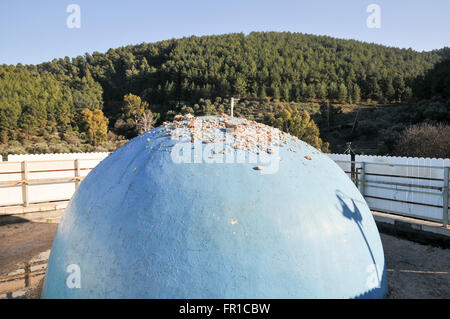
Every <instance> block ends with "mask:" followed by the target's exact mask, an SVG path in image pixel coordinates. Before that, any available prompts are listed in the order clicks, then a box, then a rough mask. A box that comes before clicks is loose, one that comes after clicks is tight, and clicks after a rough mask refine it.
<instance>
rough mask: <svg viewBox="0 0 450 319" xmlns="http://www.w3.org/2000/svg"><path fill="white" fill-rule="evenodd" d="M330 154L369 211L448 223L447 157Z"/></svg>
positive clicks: (448, 163)
mask: <svg viewBox="0 0 450 319" xmlns="http://www.w3.org/2000/svg"><path fill="white" fill-rule="evenodd" d="M330 157H331V158H332V159H333V160H334V161H335V162H336V163H337V164H338V165H339V166H340V167H341V168H342V169H343V170H344V171H345V172H346V173H347V174H348V175H349V177H350V178H352V179H353V180H354V181H355V183H356V184H357V185H358V187H359V189H360V191H361V193H362V194H363V196H364V197H365V199H366V201H367V204H368V205H369V207H370V208H371V209H372V210H378V211H384V212H388V213H394V214H400V215H405V216H411V217H417V218H422V219H426V220H431V221H438V222H442V223H443V224H444V225H447V224H448V183H449V181H448V180H449V175H448V174H449V166H450V160H449V159H435V158H432V159H430V158H411V157H385V156H358V155H357V156H356V157H355V162H354V165H353V166H354V169H353V170H352V163H351V161H350V156H349V155H344V154H330Z"/></svg>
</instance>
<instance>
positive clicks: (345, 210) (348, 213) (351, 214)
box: [336, 190, 383, 298]
mask: <svg viewBox="0 0 450 319" xmlns="http://www.w3.org/2000/svg"><path fill="white" fill-rule="evenodd" d="M336 197H337V198H338V200H339V203H340V204H341V207H342V215H343V216H344V217H345V218H348V219H351V220H354V221H355V224H356V225H357V226H358V229H359V231H360V232H361V236H362V237H363V239H364V241H365V243H366V245H367V249H368V250H369V253H370V257H371V258H372V263H373V265H375V272H376V274H377V279H378V282H379V283H380V287H383V284H382V280H383V278H381V280H380V274H379V272H378V267H376V265H377V264H376V262H375V257H374V256H373V252H372V249H371V248H370V245H369V242H368V241H367V238H366V235H364V231H363V229H362V224H361V221H362V219H363V218H362V215H361V211H360V210H359V208H358V206H356V204H355V200H354V199H353V198H351V197H349V196H347V195H345V194H344V193H342V192H341V191H340V190H337V191H336ZM344 198H347V199H350V200H351V201H352V206H353V209H352V208H350V207H349V206H348V205H347V203H346V202H345V201H344ZM376 289H377V288H375V289H372V290H376ZM378 289H381V288H378ZM378 293H379V292H378ZM365 294H370V291H369V292H367V293H365ZM357 298H359V297H357ZM360 298H369V297H360ZM374 298H376V297H374Z"/></svg>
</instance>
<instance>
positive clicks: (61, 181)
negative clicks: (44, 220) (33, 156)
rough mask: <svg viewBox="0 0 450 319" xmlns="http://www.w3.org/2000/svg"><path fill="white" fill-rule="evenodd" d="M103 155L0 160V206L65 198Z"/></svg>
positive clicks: (70, 195)
mask: <svg viewBox="0 0 450 319" xmlns="http://www.w3.org/2000/svg"><path fill="white" fill-rule="evenodd" d="M102 160H103V158H97V159H94V158H90V159H75V160H47V161H42V160H40V161H22V162H1V163H0V206H11V205H25V206H27V205H28V204H33V203H42V202H51V201H62V200H68V199H70V198H71V197H72V195H73V193H74V192H75V190H76V188H77V187H78V185H79V183H80V182H81V180H82V179H83V178H84V177H86V176H87V174H88V173H89V172H90V171H91V170H92V169H93V168H94V167H95V166H96V165H97V164H98V163H100V162H101V161H102Z"/></svg>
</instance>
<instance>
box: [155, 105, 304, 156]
mask: <svg viewBox="0 0 450 319" xmlns="http://www.w3.org/2000/svg"><path fill="white" fill-rule="evenodd" d="M163 125H164V126H163V127H162V128H160V129H156V130H152V131H151V133H152V134H155V133H157V134H163V136H168V135H170V136H171V138H172V139H175V140H179V141H185V142H187V141H191V142H192V143H194V142H200V143H203V144H209V143H215V144H218V143H223V144H227V145H228V147H231V148H232V149H235V150H243V151H250V152H253V153H255V154H257V155H259V154H260V153H261V152H266V153H267V154H270V155H272V154H274V153H275V148H277V147H284V146H290V147H289V148H288V149H287V150H288V151H291V152H296V150H295V149H294V148H293V147H299V144H295V145H294V144H293V143H292V142H297V140H298V138H297V137H295V136H291V135H289V134H287V133H285V132H282V131H280V130H279V129H276V128H273V127H270V126H268V125H265V124H262V123H258V122H255V121H251V120H247V119H243V118H232V117H230V116H228V115H227V114H221V115H220V116H206V117H194V116H193V115H192V114H186V115H176V116H175V117H174V121H173V122H171V123H167V122H164V123H163ZM224 147H225V146H224ZM232 149H230V150H229V151H232ZM225 152H226V151H225V149H223V150H222V151H220V150H215V151H214V152H213V153H214V154H225Z"/></svg>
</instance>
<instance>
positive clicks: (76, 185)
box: [75, 159, 80, 189]
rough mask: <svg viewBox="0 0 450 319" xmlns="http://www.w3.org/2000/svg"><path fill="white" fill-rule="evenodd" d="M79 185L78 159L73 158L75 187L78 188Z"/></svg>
mask: <svg viewBox="0 0 450 319" xmlns="http://www.w3.org/2000/svg"><path fill="white" fill-rule="evenodd" d="M79 185H80V161H79V160H78V159H76V160H75V189H78V186H79Z"/></svg>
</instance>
